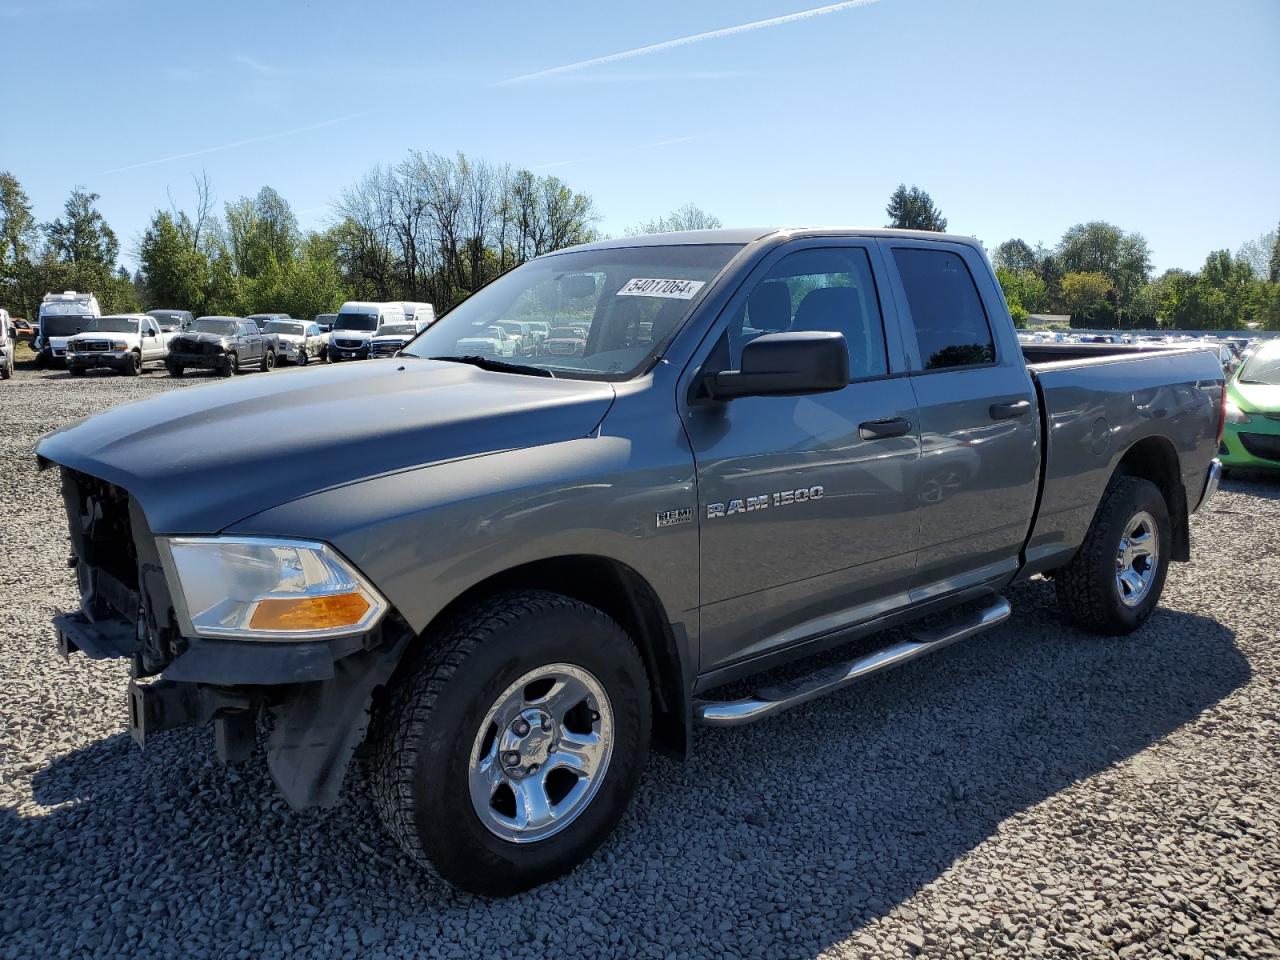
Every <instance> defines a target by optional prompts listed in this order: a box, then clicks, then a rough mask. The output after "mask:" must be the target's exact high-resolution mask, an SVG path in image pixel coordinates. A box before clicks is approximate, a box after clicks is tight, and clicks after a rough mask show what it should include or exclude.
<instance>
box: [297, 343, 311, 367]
mask: <svg viewBox="0 0 1280 960" xmlns="http://www.w3.org/2000/svg"><path fill="white" fill-rule="evenodd" d="M308 359H309V358H308V357H307V348H306V347H302V348H300V349H299V350H298V366H300V367H305V366H306V365H307V361H308Z"/></svg>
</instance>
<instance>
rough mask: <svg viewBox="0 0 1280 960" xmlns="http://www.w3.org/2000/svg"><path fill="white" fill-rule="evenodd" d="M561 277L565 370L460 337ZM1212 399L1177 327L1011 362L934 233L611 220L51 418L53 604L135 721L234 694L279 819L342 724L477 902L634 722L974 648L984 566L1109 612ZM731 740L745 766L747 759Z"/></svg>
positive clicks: (672, 729) (1006, 341)
mask: <svg viewBox="0 0 1280 960" xmlns="http://www.w3.org/2000/svg"><path fill="white" fill-rule="evenodd" d="M573 273H588V274H591V275H594V276H595V277H598V281H599V282H598V283H594V284H593V286H592V292H591V297H592V298H594V302H593V316H594V319H593V322H592V328H591V338H590V340H589V343H590V348H589V350H588V351H587V352H586V353H584V354H583V355H581V356H563V357H562V356H544V357H539V358H528V359H525V360H523V361H522V362H520V363H513V362H510V361H508V360H505V359H499V358H496V357H481V356H476V355H475V354H474V353H473V352H472V350H473V348H472V347H470V346H468V345H467V344H468V341H472V340H474V339H475V338H476V335H477V331H481V332H483V331H487V330H490V329H492V328H494V327H495V325H496V324H497V323H499V322H500V321H501V320H503V319H504V318H509V317H510V315H511V314H512V312H513V311H515V310H517V309H519V308H520V307H521V306H522V305H525V304H527V303H529V302H530V301H534V302H539V303H545V304H555V303H558V302H561V301H562V300H563V299H566V298H563V297H561V296H560V295H559V294H560V292H561V285H562V283H563V281H564V278H565V277H566V275H569V274H573ZM579 299H581V298H579ZM639 321H643V322H644V323H646V324H648V325H649V328H648V329H649V333H648V335H647V336H643V337H642V336H641V334H640V332H639V329H640V322H639ZM498 329H499V332H500V328H498ZM1024 352H1025V353H1024ZM431 358H436V359H431ZM1222 390H1223V380H1222V369H1221V367H1220V366H1219V365H1218V361H1217V359H1216V358H1215V357H1214V356H1213V355H1212V354H1211V353H1208V352H1206V351H1204V350H1202V349H1199V348H1194V347H1193V348H1190V349H1181V350H1170V349H1152V348H1144V347H1141V346H1137V345H1135V346H1124V345H1110V344H1104V345H1096V346H1091V345H1085V344H1075V345H1068V344H1035V345H1025V346H1023V347H1022V348H1021V349H1019V345H1018V341H1017V337H1016V335H1015V332H1014V326H1013V322H1012V320H1011V319H1010V316H1009V312H1008V309H1007V308H1006V306H1005V302H1004V299H1003V297H1002V296H1001V293H1000V287H999V285H998V283H997V281H996V278H995V275H994V273H993V272H992V270H991V267H990V265H989V263H988V262H987V259H986V257H985V255H984V254H983V251H982V247H981V246H980V244H979V243H978V241H976V240H974V239H971V238H968V237H959V236H950V235H946V234H939V233H927V232H917V231H899V230H843V231H842V230H830V229H827V230H785V231H767V232H762V231H759V230H753V231H746V230H718V231H695V232H690V233H684V234H668V235H665V236H660V237H647V238H646V237H627V238H624V239H620V240H614V241H604V242H601V243H595V244H590V245H586V246H581V247H575V248H571V249H568V250H563V251H560V252H557V253H554V254H549V255H546V256H543V257H539V258H536V259H533V260H531V261H529V262H527V263H525V264H523V265H521V266H519V267H517V268H516V269H514V270H512V271H510V272H509V273H507V274H505V275H504V276H502V277H500V278H499V279H497V280H495V281H494V282H493V283H491V284H489V285H488V286H486V287H484V288H482V289H481V290H480V291H478V292H477V293H475V294H474V295H473V296H471V297H470V298H468V299H467V300H465V301H463V302H462V303H461V304H459V305H458V306H457V307H455V308H454V309H453V310H451V311H450V312H449V313H448V314H446V315H445V316H444V317H442V318H441V319H440V320H439V321H438V322H437V323H435V324H434V325H432V326H431V327H430V328H429V329H428V330H426V331H425V332H424V333H422V334H421V335H420V336H419V337H418V338H417V339H416V340H415V341H414V342H413V343H412V344H411V345H410V346H409V347H408V348H407V349H406V350H404V351H403V352H402V353H401V356H400V358H398V359H397V362H396V363H394V364H366V365H364V366H363V367H361V368H359V369H356V370H348V371H338V370H329V369H326V370H323V371H319V372H317V373H315V374H314V375H311V376H307V377H294V378H291V379H289V380H286V381H284V382H276V383H270V384H265V383H240V384H226V385H223V386H221V387H217V388H210V389H206V390H200V391H173V392H169V393H166V394H163V395H161V396H158V397H154V398H151V399H149V400H145V401H142V402H140V403H131V404H123V405H120V406H117V407H115V408H113V409H111V410H108V411H106V412H105V413H101V414H99V415H97V416H96V417H92V418H90V419H88V420H84V421H81V422H79V423H78V424H76V425H74V426H71V427H67V428H64V429H62V430H60V431H58V432H56V433H54V434H51V435H49V436H47V437H45V438H44V439H43V440H41V441H40V443H39V445H38V447H37V451H36V452H37V456H38V458H39V462H40V463H41V464H42V465H44V466H50V465H55V464H56V465H58V466H59V467H60V468H61V473H62V490H63V497H64V499H65V501H66V505H67V510H68V519H69V524H70V532H71V544H72V549H73V551H74V554H75V558H76V559H75V575H76V577H77V580H78V584H79V594H80V597H81V598H82V607H83V609H82V611H81V612H78V613H67V614H61V615H59V616H58V617H57V618H56V619H55V624H56V629H57V633H58V636H59V638H60V639H59V643H60V646H61V648H62V649H63V650H64V651H72V650H75V649H79V650H83V651H85V652H86V653H87V654H89V655H90V656H104V657H105V656H124V657H129V658H131V662H132V663H133V665H134V667H133V669H134V675H135V676H134V679H133V681H132V682H131V683H130V687H129V689H130V694H129V695H130V703H131V709H130V711H129V727H130V730H131V731H132V733H133V735H134V737H135V738H136V739H138V740H139V741H140V742H142V743H146V742H148V741H149V740H150V738H151V737H152V736H153V735H154V734H156V733H157V732H159V731H162V730H165V729H168V728H171V727H177V726H182V725H188V724H194V723H205V722H207V721H209V720H210V719H212V721H213V724H214V726H215V730H216V737H215V742H216V743H217V744H218V750H219V753H220V755H221V756H222V757H223V758H224V759H243V758H244V757H245V756H247V755H248V754H249V753H251V752H252V751H253V750H255V749H257V731H258V729H259V728H258V726H257V723H256V718H257V716H258V715H259V714H260V713H267V714H269V716H270V718H271V723H270V725H269V728H268V732H267V734H266V763H267V765H268V767H269V768H270V770H271V772H272V774H273V776H274V779H275V782H276V784H277V785H278V786H279V788H280V789H281V790H282V791H283V793H284V795H285V797H286V798H287V800H288V802H289V803H290V804H292V805H293V806H295V807H307V806H311V805H314V804H328V803H332V802H334V801H336V800H337V799H338V796H339V791H340V789H341V787H342V783H343V779H344V777H345V774H346V771H347V769H348V766H349V764H350V762H351V758H352V756H353V755H354V752H355V751H356V749H357V747H358V746H359V745H360V744H361V743H362V742H363V741H365V740H366V738H367V739H368V744H367V748H366V749H365V753H366V755H367V758H368V764H369V770H370V777H371V779H372V789H371V791H370V793H371V795H372V798H373V805H374V807H375V808H376V809H377V812H378V815H379V817H380V819H381V820H382V822H383V824H384V825H385V826H386V827H387V829H388V831H389V833H390V834H391V836H392V837H394V838H395V840H396V841H397V842H398V843H399V844H400V845H401V847H402V848H403V850H404V851H405V855H406V856H408V857H409V858H411V859H412V860H413V861H414V862H416V863H419V864H422V865H424V866H428V867H430V868H433V869H434V870H436V871H437V872H438V873H440V874H441V875H443V876H444V877H445V878H446V879H447V880H449V881H451V882H453V883H454V884H457V885H459V886H461V887H464V888H466V889H468V890H472V891H477V892H480V893H484V894H489V895H503V894H510V893H513V892H515V891H518V890H522V889H525V888H528V887H530V886H533V885H535V884H537V883H540V882H543V881H546V880H548V879H550V878H552V877H555V876H557V875H560V874H562V873H564V872H565V871H567V870H569V869H571V868H572V867H573V866H574V865H575V864H577V863H579V862H581V861H582V860H583V859H584V858H586V857H587V856H588V855H590V853H591V852H592V851H593V850H594V849H595V848H596V847H597V846H598V845H599V844H600V843H601V842H602V841H603V840H604V838H605V837H606V836H607V835H608V834H609V832H610V831H611V830H612V829H613V828H614V826H615V825H616V824H617V823H618V821H619V820H620V819H621V818H622V816H623V814H624V812H625V811H626V808H627V805H628V802H629V800H630V797H631V795H632V793H633V791H634V789H635V787H636V783H637V781H638V780H639V778H640V775H641V772H642V771H643V769H644V767H645V762H646V756H647V754H648V750H649V747H650V743H651V741H655V742H656V743H657V744H658V745H659V746H661V747H662V748H663V749H665V750H668V751H670V752H672V753H675V754H677V755H684V754H686V753H687V752H688V751H689V749H690V748H691V746H692V744H693V739H692V728H693V725H695V724H700V725H705V726H721V727H723V726H733V725H737V724H742V723H747V722H750V721H753V720H759V719H761V718H764V717H768V716H773V715H776V714H777V713H779V712H780V711H782V710H785V709H787V708H788V707H791V706H794V705H795V704H798V703H803V702H805V701H807V700H810V699H812V698H814V697H817V696H820V695H822V694H825V693H828V692H830V691H832V690H836V689H839V688H841V687H843V686H845V685H847V684H848V683H851V682H853V681H854V680H856V679H858V678H860V677H864V676H868V675H871V674H874V673H877V672H879V671H881V670H884V669H887V668H889V667H892V666H895V665H897V664H900V663H904V662H906V661H909V660H912V659H915V658H917V657H920V656H923V655H926V654H929V653H931V652H933V651H936V650H938V649H941V648H943V647H946V646H947V645H949V644H952V643H955V642H957V641H962V640H964V639H966V638H969V637H972V636H975V635H977V634H979V633H981V632H982V631H984V630H986V629H987V628H989V627H991V626H993V625H995V624H998V623H1000V622H1002V621H1004V620H1005V619H1006V618H1007V617H1008V616H1009V615H1010V604H1009V603H1008V601H1007V600H1005V599H1004V597H1003V596H1002V594H1003V592H1004V591H1005V589H1006V588H1007V587H1008V586H1009V585H1010V584H1012V583H1014V582H1016V581H1021V580H1026V579H1027V578H1029V577H1031V576H1033V575H1048V576H1051V577H1052V578H1053V579H1054V583H1055V585H1056V590H1057V596H1058V600H1059V603H1060V605H1061V607H1062V610H1063V611H1064V613H1065V615H1066V616H1067V617H1068V618H1069V619H1070V620H1071V621H1072V622H1073V623H1075V624H1077V625H1078V626H1080V627H1081V628H1083V629H1085V630H1089V631H1092V632H1096V633H1100V634H1124V633H1129V632H1131V631H1133V630H1135V629H1137V628H1138V627H1140V626H1141V625H1142V624H1143V623H1144V622H1145V621H1146V620H1147V618H1148V617H1149V616H1150V615H1151V613H1152V611H1153V609H1154V608H1155V606H1156V604H1157V603H1158V602H1159V599H1160V594H1161V590H1162V589H1163V586H1164V582H1165V575H1166V573H1167V571H1168V569H1169V563H1170V561H1177V560H1186V559H1188V558H1189V557H1190V554H1191V542H1190V533H1189V523H1188V515H1189V514H1190V513H1191V512H1193V511H1194V510H1196V509H1197V508H1199V507H1200V505H1201V504H1202V503H1204V502H1205V500H1207V499H1208V498H1209V497H1210V496H1212V494H1213V492H1214V489H1215V487H1216V483H1217V477H1218V464H1217V461H1215V460H1214V459H1213V456H1214V452H1215V450H1216V449H1217V445H1218V442H1219V438H1220V436H1221V428H1222ZM1157 410H1158V411H1159V413H1158V415H1157V414H1156V413H1155V411H1157ZM282 418H283V419H282ZM282 422H287V424H288V427H287V429H281V428H280V424H281V423H282ZM268 437H269V438H270V440H269V442H268V441H267V440H266V438H268ZM174 450H181V456H174V455H173V451H174ZM85 518H92V522H88V521H86V519H85ZM54 535H57V534H54V533H53V532H51V533H50V536H54ZM926 617H928V618H930V621H931V622H929V623H928V624H927V625H924V626H922V625H919V624H916V625H915V626H914V627H911V628H909V629H910V630H911V632H909V633H905V634H894V635H891V636H890V637H889V638H888V639H883V638H882V639H881V640H880V641H879V642H878V645H875V646H873V645H872V643H873V642H872V641H871V640H870V638H871V636H872V635H874V634H877V633H878V632H879V631H883V630H885V629H886V628H888V627H898V626H906V625H908V624H914V623H915V622H916V621H919V620H921V618H926ZM854 638H863V639H864V640H865V642H864V643H862V644H860V645H859V646H858V647H857V648H856V649H854V650H850V651H849V652H847V653H845V654H844V660H843V662H839V663H837V662H833V660H832V658H831V657H828V658H827V659H826V660H824V662H823V664H822V665H821V666H820V667H818V668H817V669H816V670H815V671H813V672H811V673H809V674H807V675H804V676H794V675H793V676H791V677H790V678H789V679H788V680H787V681H786V682H784V683H777V684H770V683H764V684H763V685H761V684H759V683H757V685H756V686H755V688H754V690H753V692H751V693H749V694H747V695H741V694H736V695H730V696H729V697H727V698H717V697H716V696H715V694H714V692H713V691H716V690H717V689H722V688H723V687H724V685H725V684H729V683H735V684H737V685H738V687H739V690H742V689H747V690H750V689H752V687H751V686H749V685H747V684H746V681H747V678H749V677H753V676H756V675H757V674H759V673H761V672H762V671H765V670H768V669H770V668H773V667H777V666H779V665H782V664H784V663H787V662H790V661H793V660H796V659H798V658H801V657H804V656H808V655H811V654H813V653H814V652H816V651H819V650H824V649H826V648H830V647H834V646H837V645H839V644H844V643H847V642H848V641H849V640H851V639H854ZM1151 639H1152V640H1155V639H1158V638H1154V637H1153V638H1151ZM264 641H266V642H264ZM157 677H158V679H152V678H157ZM855 708H856V705H852V704H851V706H850V709H855ZM191 742H195V741H191ZM922 762H927V759H926V760H925V761H922ZM734 763H735V764H736V765H737V767H738V768H739V769H738V771H737V773H738V775H740V776H741V777H742V778H743V782H744V783H746V784H748V785H749V784H750V783H751V781H752V778H753V777H758V776H765V775H770V772H771V770H772V767H770V766H769V761H768V759H767V758H760V757H757V756H755V755H753V754H752V752H751V751H745V752H741V751H740V752H739V753H738V754H737V755H736V756H735V757H734Z"/></svg>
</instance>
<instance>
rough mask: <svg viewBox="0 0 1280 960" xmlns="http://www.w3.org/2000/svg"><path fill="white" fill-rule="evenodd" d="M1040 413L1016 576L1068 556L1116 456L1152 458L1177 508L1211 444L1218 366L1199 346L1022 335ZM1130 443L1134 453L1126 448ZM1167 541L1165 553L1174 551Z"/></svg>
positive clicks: (1193, 501) (1201, 478)
mask: <svg viewBox="0 0 1280 960" xmlns="http://www.w3.org/2000/svg"><path fill="white" fill-rule="evenodd" d="M1023 354H1024V356H1025V357H1026V358H1027V361H1028V362H1027V368H1028V370H1029V371H1030V373H1031V377H1032V380H1033V381H1034V382H1035V386H1036V395H1037V400H1038V402H1039V405H1040V410H1041V416H1042V439H1043V449H1042V453H1041V464H1042V467H1041V484H1042V488H1041V493H1040V502H1039V508H1038V510H1037V512H1036V518H1035V522H1034V526H1033V528H1032V532H1031V536H1030V538H1029V539H1028V541H1027V547H1026V551H1025V557H1026V564H1025V567H1024V570H1023V575H1029V574H1033V573H1042V572H1044V571H1046V570H1052V569H1054V568H1056V567H1057V566H1060V565H1061V564H1062V563H1063V562H1065V561H1066V560H1067V559H1069V558H1070V556H1071V554H1072V553H1073V552H1074V551H1075V549H1076V547H1077V546H1078V545H1079V544H1080V543H1081V541H1082V540H1083V539H1084V535H1085V532H1086V531H1087V530H1088V528H1089V524H1090V523H1091V522H1092V520H1093V514H1094V511H1095V510H1096V508H1097V506H1098V503H1099V501H1100V499H1101V497H1102V492H1103V490H1104V488H1105V487H1106V484H1107V482H1108V481H1109V480H1110V478H1111V476H1112V474H1113V473H1114V472H1115V470H1116V467H1117V466H1118V465H1119V463H1120V460H1121V458H1122V457H1124V456H1126V455H1129V456H1142V457H1150V458H1156V459H1158V460H1160V462H1161V463H1162V464H1163V465H1164V466H1165V467H1166V468H1167V473H1168V475H1169V477H1170V482H1171V483H1173V484H1177V485H1180V486H1181V487H1182V488H1183V489H1182V492H1183V493H1184V497H1183V499H1184V500H1185V503H1186V509H1187V510H1194V509H1195V508H1196V506H1197V505H1198V504H1199V501H1200V497H1201V495H1202V494H1203V490H1204V482H1205V479H1206V478H1205V474H1204V466H1205V464H1207V463H1208V462H1209V461H1210V460H1211V459H1212V458H1213V456H1214V455H1215V452H1216V449H1217V437H1216V428H1217V425H1218V408H1219V404H1220V402H1221V392H1222V389H1223V384H1222V367H1221V366H1220V365H1219V363H1218V359H1217V357H1216V356H1215V355H1214V354H1213V353H1212V352H1211V351H1208V350H1204V349H1202V348H1199V347H1192V348H1188V347H1158V346H1156V347H1152V346H1148V345H1145V344H1135V345H1129V344H1107V343H1101V344H1079V343H1073V344H1024V345H1023ZM1135 451H1136V452H1135ZM1178 546H1179V545H1177V544H1175V553H1177V552H1180V551H1179V550H1178Z"/></svg>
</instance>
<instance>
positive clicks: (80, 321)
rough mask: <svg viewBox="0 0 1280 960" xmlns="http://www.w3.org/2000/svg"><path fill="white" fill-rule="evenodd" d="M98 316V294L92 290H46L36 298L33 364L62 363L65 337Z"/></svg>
mask: <svg viewBox="0 0 1280 960" xmlns="http://www.w3.org/2000/svg"><path fill="white" fill-rule="evenodd" d="M100 316H102V308H101V307H99V306H98V298H97V297H95V296H94V295H93V294H92V293H76V292H75V291H74V290H67V291H65V292H64V293H46V294H45V295H44V299H43V300H42V301H41V302H40V319H39V322H38V325H37V326H36V339H35V343H33V344H32V346H33V347H34V348H35V350H36V365H37V366H41V367H47V366H50V365H51V364H54V363H66V358H67V338H68V337H73V336H75V335H76V334H77V333H80V332H81V331H82V330H84V328H85V327H87V326H88V325H89V321H90V320H93V319H94V318H95V317H100Z"/></svg>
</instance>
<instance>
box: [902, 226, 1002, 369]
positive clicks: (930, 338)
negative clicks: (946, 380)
mask: <svg viewBox="0 0 1280 960" xmlns="http://www.w3.org/2000/svg"><path fill="white" fill-rule="evenodd" d="M893 259H894V262H895V263H896V264H897V265H898V273H899V275H900V276H901V277H902V287H903V290H905V291H906V294H907V306H908V307H909V308H910V310H911V323H912V325H913V327H914V328H915V333H916V344H917V346H918V347H919V348H920V366H921V368H922V369H924V370H943V369H946V368H948V367H968V366H974V365H980V364H991V363H995V361H996V345H995V341H994V340H993V339H992V337H991V324H990V323H989V322H988V321H987V313H986V311H985V310H984V309H983V308H982V298H981V297H979V296H978V288H977V285H976V284H974V282H973V275H972V274H971V273H969V268H968V267H967V266H966V265H965V262H964V260H963V259H962V258H961V257H960V256H959V254H955V253H952V252H951V251H949V250H921V249H917V248H914V247H898V248H895V249H894V251H893Z"/></svg>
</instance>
